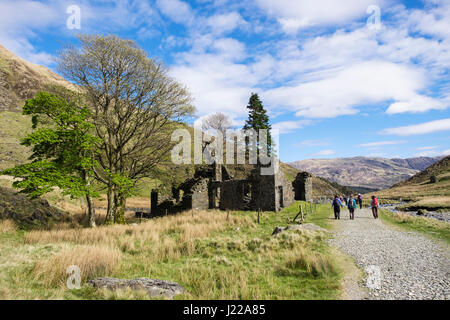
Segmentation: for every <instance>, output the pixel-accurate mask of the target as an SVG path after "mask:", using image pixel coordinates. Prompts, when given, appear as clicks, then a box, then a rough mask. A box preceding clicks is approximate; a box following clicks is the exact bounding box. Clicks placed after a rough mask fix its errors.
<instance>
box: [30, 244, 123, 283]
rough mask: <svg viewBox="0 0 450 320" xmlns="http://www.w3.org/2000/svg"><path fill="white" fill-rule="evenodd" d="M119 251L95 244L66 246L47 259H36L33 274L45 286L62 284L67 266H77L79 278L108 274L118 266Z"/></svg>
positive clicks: (85, 278)
mask: <svg viewBox="0 0 450 320" xmlns="http://www.w3.org/2000/svg"><path fill="white" fill-rule="evenodd" d="M120 258H121V252H120V251H119V250H117V249H111V248H107V247H97V246H81V247H75V248H66V249H64V250H63V251H61V252H59V253H57V254H56V255H53V256H51V257H50V258H48V259H45V260H41V261H38V262H37V263H36V265H35V267H34V270H33V274H34V276H35V278H36V279H41V280H42V282H43V284H44V285H46V286H55V285H58V284H59V285H63V284H65V283H66V280H67V278H68V274H67V268H68V267H69V266H71V265H75V266H78V267H79V268H80V270H81V274H80V275H81V280H82V281H86V280H87V279H90V278H94V277H100V276H105V275H109V274H110V273H112V272H114V271H115V270H117V269H118V268H119V263H120Z"/></svg>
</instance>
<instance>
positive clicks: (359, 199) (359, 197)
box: [358, 193, 362, 209]
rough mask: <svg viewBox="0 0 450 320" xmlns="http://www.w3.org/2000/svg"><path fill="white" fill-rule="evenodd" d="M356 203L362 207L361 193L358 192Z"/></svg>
mask: <svg viewBox="0 0 450 320" xmlns="http://www.w3.org/2000/svg"><path fill="white" fill-rule="evenodd" d="M358 203H359V208H360V209H362V195H361V193H359V194H358Z"/></svg>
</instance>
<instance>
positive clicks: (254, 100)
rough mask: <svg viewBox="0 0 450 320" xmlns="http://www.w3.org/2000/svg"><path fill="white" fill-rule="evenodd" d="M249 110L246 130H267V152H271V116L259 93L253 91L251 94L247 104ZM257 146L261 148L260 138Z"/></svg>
mask: <svg viewBox="0 0 450 320" xmlns="http://www.w3.org/2000/svg"><path fill="white" fill-rule="evenodd" d="M247 109H248V110H249V111H248V120H246V121H245V125H244V130H249V129H253V130H255V131H256V133H258V130H259V129H266V130H267V153H268V155H270V154H271V150H272V136H271V134H270V130H271V129H272V127H271V125H270V124H269V116H268V115H267V111H266V109H264V106H263V104H262V102H261V100H260V99H259V96H258V94H257V93H252V95H251V96H250V100H249V102H248V105H247ZM257 148H258V150H261V144H260V141H259V139H258V140H257Z"/></svg>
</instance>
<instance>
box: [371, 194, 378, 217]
mask: <svg viewBox="0 0 450 320" xmlns="http://www.w3.org/2000/svg"><path fill="white" fill-rule="evenodd" d="M370 206H371V207H372V214H373V217H374V218H375V219H378V199H377V197H375V196H372V201H371V202H370Z"/></svg>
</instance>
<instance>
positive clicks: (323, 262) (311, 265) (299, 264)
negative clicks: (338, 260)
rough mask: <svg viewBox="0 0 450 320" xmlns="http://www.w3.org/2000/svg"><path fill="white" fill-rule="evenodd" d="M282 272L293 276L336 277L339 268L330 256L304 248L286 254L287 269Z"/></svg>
mask: <svg viewBox="0 0 450 320" xmlns="http://www.w3.org/2000/svg"><path fill="white" fill-rule="evenodd" d="M281 271H282V272H287V273H288V274H293V275H296V274H299V273H306V274H307V275H308V276H311V277H323V276H334V275H336V274H337V273H338V269H337V266H336V264H335V262H334V261H333V260H332V259H331V258H330V256H328V255H326V254H323V253H321V252H314V251H311V250H306V249H305V248H302V247H296V248H295V249H294V250H292V251H289V252H288V254H286V264H285V268H284V269H282V270H281Z"/></svg>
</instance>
